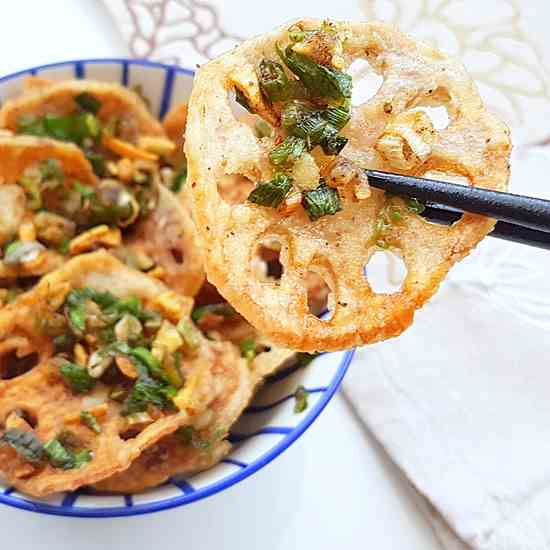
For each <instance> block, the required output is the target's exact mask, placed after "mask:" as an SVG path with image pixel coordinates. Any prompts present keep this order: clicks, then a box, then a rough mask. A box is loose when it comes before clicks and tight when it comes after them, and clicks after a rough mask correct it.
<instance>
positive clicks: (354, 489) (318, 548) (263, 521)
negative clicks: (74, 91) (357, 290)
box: [0, 0, 439, 550]
mask: <svg viewBox="0 0 550 550" xmlns="http://www.w3.org/2000/svg"><path fill="white" fill-rule="evenodd" d="M2 8H3V10H2V23H1V24H0V51H1V52H2V55H1V63H0V73H1V74H8V73H10V72H13V71H16V70H19V69H23V68H26V67H29V66H33V65H39V64H43V63H49V62H55V61H62V60H66V59H74V58H85V57H108V56H124V55H126V54H127V48H126V46H125V45H124V43H123V42H122V40H121V38H120V37H119V36H118V34H117V32H116V29H115V27H114V25H113V23H112V22H111V20H110V19H109V16H108V14H107V12H106V11H105V9H104V7H103V5H102V4H101V3H100V2H99V0H48V1H47V2H46V1H44V0H5V1H4V2H3V3H2ZM358 367H359V366H358V365H355V368H358ZM351 368H354V365H352V367H351ZM363 368H364V367H363ZM0 530H1V536H2V547H3V548H13V549H17V550H27V549H29V550H30V549H31V548H32V549H37V548H56V550H64V549H71V550H84V549H89V548H117V549H121V550H124V549H127V548H128V549H130V548H131V549H132V550H142V549H143V550H145V549H150V548H153V547H155V548H167V547H169V546H170V547H173V548H178V547H181V548H192V549H194V550H203V549H214V548H216V549H219V548H223V549H229V550H233V549H235V550H237V549H238V550H256V549H259V548H261V549H262V550H275V549H281V550H283V549H284V550H293V549H298V548H300V549H304V548H314V549H315V550H324V549H331V550H332V549H334V548H338V549H343V550H346V549H352V548H353V549H355V548H365V549H376V550H390V549H391V550H393V549H395V550H416V549H422V550H432V549H436V548H439V545H438V544H437V542H436V541H435V539H434V537H433V534H432V532H431V529H430V527H429V526H428V524H427V523H426V521H425V520H424V518H423V517H422V516H421V514H420V512H419V511H418V510H417V508H416V507H415V504H414V502H413V500H412V498H411V495H410V492H409V489H408V488H407V487H406V486H405V485H404V484H403V483H402V482H401V480H400V478H399V473H398V472H397V471H396V469H395V467H394V466H393V465H392V464H391V463H389V462H388V461H387V459H386V458H385V456H384V453H383V451H381V450H380V448H379V447H378V446H377V445H376V443H375V442H374V441H373V440H372V439H371V438H369V436H368V434H366V433H364V432H363V430H362V428H361V426H360V424H359V423H358V422H357V421H356V419H355V418H354V416H353V414H352V412H351V411H350V409H349V408H348V406H347V403H346V402H345V400H344V398H343V397H342V396H341V395H337V396H336V397H335V398H334V399H333V401H332V402H331V403H330V404H329V406H328V407H327V408H326V409H325V411H324V412H323V413H322V414H321V416H320V418H319V419H318V420H317V421H316V422H315V423H314V424H313V426H312V427H311V428H310V430H309V431H308V432H306V434H305V435H304V436H303V437H302V438H301V439H299V440H298V442H297V443H296V444H294V445H293V446H292V447H291V448H290V449H289V450H288V451H286V452H285V453H283V455H281V456H280V457H279V458H277V459H276V460H275V461H274V462H273V463H271V464H270V465H268V466H267V467H266V468H264V469H263V470H261V471H260V472H258V473H257V474H255V475H254V476H252V477H251V478H249V479H247V480H245V481H244V482H242V483H240V484H239V485H236V486H234V487H232V488H231V489H229V490H228V491H225V492H223V493H221V494H218V495H215V496H213V497H210V498H208V499H206V500H203V501H201V502H198V503H195V504H192V505H190V506H187V507H184V508H179V509H175V510H171V511H167V512H162V513H158V514H153V515H149V516H141V517H137V518H125V519H113V520H86V519H70V518H61V517H48V516H40V515H36V514H31V513H29V512H22V511H19V510H15V509H11V508H8V507H1V506H0Z"/></svg>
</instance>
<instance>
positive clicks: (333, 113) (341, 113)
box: [323, 106, 351, 130]
mask: <svg viewBox="0 0 550 550" xmlns="http://www.w3.org/2000/svg"><path fill="white" fill-rule="evenodd" d="M323 118H324V119H325V120H326V121H327V122H329V123H330V124H331V125H332V126H334V128H336V129H337V130H341V129H342V128H343V127H344V126H345V125H346V124H347V123H348V122H349V120H350V118H351V114H350V111H349V109H347V108H346V107H344V106H340V107H329V108H328V109H325V110H324V111H323Z"/></svg>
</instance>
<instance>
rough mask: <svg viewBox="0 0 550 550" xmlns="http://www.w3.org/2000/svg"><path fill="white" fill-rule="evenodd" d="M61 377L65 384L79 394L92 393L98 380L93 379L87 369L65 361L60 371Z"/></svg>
mask: <svg viewBox="0 0 550 550" xmlns="http://www.w3.org/2000/svg"><path fill="white" fill-rule="evenodd" d="M59 372H60V373H61V376H63V378H64V379H65V382H67V384H68V385H69V386H70V387H71V388H72V389H73V391H75V392H77V393H84V392H88V391H90V390H91V389H92V388H93V387H94V386H95V384H96V382H97V380H96V379H95V378H92V377H91V376H90V374H89V373H88V370H87V369H86V367H82V366H80V365H77V364H76V363H71V362H70V361H65V362H64V363H63V365H61V368H60V369H59Z"/></svg>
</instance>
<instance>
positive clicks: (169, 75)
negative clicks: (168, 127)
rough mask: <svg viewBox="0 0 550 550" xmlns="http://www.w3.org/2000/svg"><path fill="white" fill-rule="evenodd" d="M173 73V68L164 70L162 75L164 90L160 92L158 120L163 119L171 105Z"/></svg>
mask: <svg viewBox="0 0 550 550" xmlns="http://www.w3.org/2000/svg"><path fill="white" fill-rule="evenodd" d="M174 76H175V71H174V68H173V67H170V68H168V69H166V71H165V73H164V88H163V90H162V99H161V102H160V110H159V118H164V115H165V114H166V113H167V112H168V109H169V108H170V104H171V103H172V91H173V89H174Z"/></svg>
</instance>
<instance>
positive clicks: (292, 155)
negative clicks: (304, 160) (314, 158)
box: [269, 136, 306, 166]
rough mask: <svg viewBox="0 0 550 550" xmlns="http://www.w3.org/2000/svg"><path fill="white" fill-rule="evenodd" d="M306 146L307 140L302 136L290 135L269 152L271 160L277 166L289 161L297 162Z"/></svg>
mask: <svg viewBox="0 0 550 550" xmlns="http://www.w3.org/2000/svg"><path fill="white" fill-rule="evenodd" d="M305 148H306V142H305V140H304V139H302V138H298V137H295V136H288V137H287V138H285V140H284V141H283V142H282V143H280V144H279V145H277V146H276V147H275V148H274V149H272V150H271V152H270V153H269V160H270V161H271V163H272V164H275V166H278V165H280V164H285V163H287V162H295V161H296V160H298V159H299V158H300V156H301V155H302V153H303V152H304V150H305Z"/></svg>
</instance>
